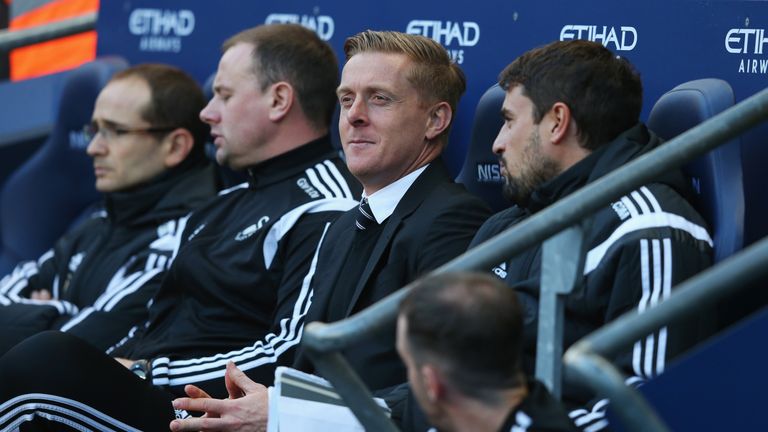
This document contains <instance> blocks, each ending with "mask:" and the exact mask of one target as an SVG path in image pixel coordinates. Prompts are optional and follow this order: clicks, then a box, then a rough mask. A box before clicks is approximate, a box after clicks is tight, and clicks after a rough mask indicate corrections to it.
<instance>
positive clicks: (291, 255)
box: [0, 24, 359, 431]
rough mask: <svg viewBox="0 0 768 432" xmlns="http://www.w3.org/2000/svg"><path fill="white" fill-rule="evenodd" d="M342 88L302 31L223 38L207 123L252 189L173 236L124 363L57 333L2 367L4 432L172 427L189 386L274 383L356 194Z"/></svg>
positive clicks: (231, 193) (119, 350)
mask: <svg viewBox="0 0 768 432" xmlns="http://www.w3.org/2000/svg"><path fill="white" fill-rule="evenodd" d="M337 80H338V65H337V62H336V58H335V55H334V53H333V50H332V49H331V47H330V46H329V45H328V44H327V43H325V42H323V41H322V40H321V39H320V38H319V37H318V36H317V35H316V34H315V33H313V32H312V31H310V30H308V29H306V28H303V27H301V26H298V25H292V24H274V25H265V26H259V27H255V28H252V29H248V30H245V31H243V32H241V33H238V34H237V35H235V36H233V37H231V38H230V39H228V40H227V41H226V42H225V43H224V45H223V54H222V57H221V60H220V62H219V67H218V70H217V73H216V79H215V81H214V86H213V88H214V96H213V98H212V99H211V101H210V102H209V103H208V106H206V107H205V108H204V109H203V110H202V112H201V114H200V117H201V118H202V119H203V120H204V121H205V122H206V123H208V124H210V125H211V135H212V136H213V138H214V144H215V146H216V159H217V161H219V163H222V164H227V165H228V166H229V167H230V168H234V169H245V170H247V171H248V175H249V180H248V183H247V184H243V185H240V186H237V187H234V188H231V189H229V190H227V191H224V192H222V193H221V195H220V196H219V198H217V199H216V200H214V201H211V202H209V203H208V204H207V205H206V206H204V207H202V208H200V209H199V210H197V211H195V212H194V213H193V214H192V215H191V216H190V217H189V218H188V219H186V220H185V221H184V222H183V225H182V226H180V227H179V229H178V230H177V234H178V240H179V246H178V247H177V249H176V251H175V259H174V262H173V264H172V266H171V269H170V271H169V272H168V275H167V277H166V278H165V280H164V281H163V284H162V285H161V287H160V290H159V292H158V294H157V295H156V296H155V298H154V299H153V303H152V306H151V307H150V310H149V314H150V316H149V320H148V321H147V323H146V325H143V326H139V327H137V328H136V329H134V331H131V332H130V333H129V334H128V335H127V336H126V338H125V339H124V340H123V341H121V342H120V343H118V344H117V345H116V346H115V347H113V348H112V349H110V350H109V354H110V355H111V356H114V357H117V360H118V362H120V363H122V364H123V365H125V366H126V367H123V366H121V365H120V364H119V363H118V362H116V361H115V360H114V359H112V358H111V357H109V356H107V355H104V354H103V353H100V352H98V351H94V350H90V349H87V347H86V346H83V345H82V344H79V343H78V341H77V340H73V339H71V338H66V337H63V336H62V335H60V334H50V333H46V334H43V335H39V336H37V337H34V338H30V339H28V340H27V341H25V342H24V343H22V344H19V345H17V346H16V347H15V348H13V349H12V350H11V351H9V352H8V353H7V354H6V355H5V356H4V357H2V358H0V429H4V428H5V427H7V426H8V425H11V426H14V425H17V424H21V423H25V422H26V423H25V424H24V427H28V428H32V427H34V426H38V425H40V426H42V427H50V426H51V425H50V423H52V422H53V423H55V424H54V425H53V427H54V428H61V427H63V426H62V425H64V424H72V425H77V427H78V428H85V429H88V428H91V429H118V430H136V429H138V430H152V431H155V430H164V429H166V428H167V427H168V423H169V422H170V421H171V420H172V419H174V418H176V417H177V416H184V415H186V413H185V412H181V411H177V412H174V409H173V407H172V405H171V401H172V399H173V398H174V397H177V396H180V395H183V394H184V393H183V388H184V386H185V385H187V384H195V385H197V386H199V387H200V388H202V389H204V390H205V391H206V392H208V393H210V394H212V395H217V396H224V395H226V394H227V391H228V390H230V385H229V383H228V382H226V381H225V379H224V373H225V370H226V365H227V363H228V362H230V361H231V362H235V363H237V364H238V365H239V367H240V368H241V369H243V370H244V371H245V372H246V373H248V374H249V375H250V376H251V377H252V378H253V379H255V380H256V381H258V382H264V383H267V384H269V383H270V382H271V380H272V379H273V377H274V368H275V365H276V364H286V363H289V362H290V361H291V360H292V353H293V348H294V347H295V346H296V345H297V344H298V342H299V338H300V337H301V331H302V326H303V321H304V316H305V314H306V312H307V309H308V308H309V306H310V304H311V302H312V293H311V290H310V289H309V283H310V281H311V280H312V277H313V275H314V274H315V270H316V268H317V251H318V249H319V247H320V245H321V244H322V242H323V238H324V236H325V234H326V232H327V229H328V225H330V223H331V221H332V220H334V219H335V218H336V217H337V216H338V215H339V214H340V213H341V212H343V211H346V210H349V209H350V208H352V207H354V206H355V204H356V202H355V201H354V200H352V199H351V198H352V197H354V196H356V195H357V194H359V186H358V185H357V184H356V182H355V181H354V179H353V178H352V176H351V175H350V174H349V172H348V171H347V170H346V168H345V167H344V162H343V161H342V160H341V158H340V157H339V152H338V151H336V150H335V149H333V147H332V146H331V143H330V138H329V136H328V124H329V122H330V120H331V116H332V114H333V110H334V108H335V105H336V97H335V93H334V92H335V87H336V83H337ZM42 349H49V350H51V352H56V353H57V361H56V362H55V365H48V364H45V363H44V362H42V361H40V360H38V359H37V357H36V354H37V353H39V352H40V350H42ZM128 368H130V370H129V369H128ZM41 371H44V373H41ZM102 383H103V384H102ZM3 402H5V403H3ZM51 410H55V411H56V415H49V413H50V411H51ZM11 429H13V427H11ZM80 430H82V429H80Z"/></svg>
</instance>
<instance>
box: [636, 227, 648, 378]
mask: <svg viewBox="0 0 768 432" xmlns="http://www.w3.org/2000/svg"><path fill="white" fill-rule="evenodd" d="M648 269H649V263H648V240H646V239H642V240H640V281H641V286H642V289H643V294H642V296H641V297H640V301H639V302H638V305H637V310H638V312H640V313H642V312H643V310H645V307H646V304H647V303H648V299H649V298H650V296H651V281H650V272H649V270H648ZM642 351H643V347H642V344H641V342H640V341H637V342H635V346H634V348H633V350H632V370H633V372H634V373H635V375H637V376H643V369H642V366H641V364H640V359H641V358H642Z"/></svg>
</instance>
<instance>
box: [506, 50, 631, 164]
mask: <svg viewBox="0 0 768 432" xmlns="http://www.w3.org/2000/svg"><path fill="white" fill-rule="evenodd" d="M499 85H500V86H501V87H502V88H503V89H504V90H505V91H509V90H510V89H512V88H513V87H516V86H518V85H519V86H522V90H523V94H524V95H525V96H527V97H528V98H530V99H531V101H532V102H533V105H534V113H533V117H534V122H535V123H536V124H538V123H539V122H540V121H541V119H542V118H543V117H544V115H545V114H546V113H547V112H548V111H549V110H550V109H551V108H552V106H553V105H554V104H555V103H556V102H563V103H565V104H566V105H568V107H569V108H570V109H571V114H572V116H573V119H574V121H575V122H576V126H577V128H578V134H579V137H580V140H581V145H582V146H583V147H584V148H587V149H589V150H595V149H596V148H598V147H600V146H602V145H604V144H607V143H609V142H611V141H613V140H614V139H615V138H616V137H617V136H618V135H619V134H621V133H622V132H624V131H625V130H627V129H629V128H631V127H632V126H634V125H635V124H636V123H637V122H638V120H639V118H640V110H641V109H642V106H643V86H642V83H641V81H640V75H639V74H638V73H637V71H636V70H635V69H634V67H632V65H631V64H630V63H629V61H628V60H626V59H625V58H623V57H618V56H616V55H614V54H613V53H612V52H611V51H610V50H609V49H608V48H606V47H604V46H603V45H601V44H599V43H596V42H590V41H585V40H569V41H560V42H553V43H550V44H548V45H545V46H543V47H540V48H536V49H533V50H530V51H528V52H526V53H525V54H523V55H521V56H520V57H518V58H517V59H516V60H515V61H513V62H512V63H511V64H509V65H508V66H507V67H506V68H504V70H503V71H502V72H501V74H499Z"/></svg>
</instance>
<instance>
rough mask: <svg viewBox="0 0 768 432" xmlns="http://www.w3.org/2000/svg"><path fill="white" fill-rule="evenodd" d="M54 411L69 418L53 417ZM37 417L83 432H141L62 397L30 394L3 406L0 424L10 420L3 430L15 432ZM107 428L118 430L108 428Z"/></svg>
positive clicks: (0, 407) (84, 405) (82, 404)
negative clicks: (74, 421)
mask: <svg viewBox="0 0 768 432" xmlns="http://www.w3.org/2000/svg"><path fill="white" fill-rule="evenodd" d="M51 411H52V412H57V413H60V414H65V415H66V416H67V417H65V418H62V417H58V416H55V415H51V414H50V412H51ZM36 415H39V416H42V417H45V418H48V419H50V420H54V421H59V422H61V423H64V424H66V425H67V426H70V427H74V428H76V429H78V430H81V431H90V430H94V429H93V428H95V430H102V431H125V432H140V431H139V430H138V429H136V428H134V427H131V426H129V425H127V424H125V423H123V422H121V421H120V420H117V419H115V418H113V417H110V416H108V415H106V414H104V413H103V412H101V411H99V410H97V409H95V408H92V407H90V406H88V405H86V404H84V403H81V402H78V401H76V400H73V399H68V398H64V397H61V396H54V395H49V394H43V393H30V394H24V395H20V396H16V397H15V398H13V399H11V400H9V401H7V402H5V403H3V404H2V405H0V423H5V422H8V421H10V424H8V425H6V426H7V429H4V430H16V428H18V426H19V425H21V424H22V423H24V422H25V421H30V420H32V419H33V418H34V417H35V416H36ZM49 415H51V417H50V418H49V417H48V416H49ZM73 420H77V421H79V422H81V423H80V424H71V423H70V422H72V421H73ZM107 425H109V426H112V427H114V428H116V429H112V428H109V427H108V426H107ZM89 426H90V427H89Z"/></svg>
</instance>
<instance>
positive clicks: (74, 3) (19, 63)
mask: <svg viewBox="0 0 768 432" xmlns="http://www.w3.org/2000/svg"><path fill="white" fill-rule="evenodd" d="M24 1H25V0H13V1H12V2H9V3H11V11H13V10H14V7H15V6H19V3H23V2H24ZM35 3H40V2H39V0H38V1H36V2H35ZM98 10H99V0H53V1H49V2H47V3H44V4H42V5H40V6H38V7H35V8H33V9H31V10H28V11H24V12H22V13H20V14H18V15H17V16H12V17H11V19H10V23H9V25H8V28H9V29H10V30H20V29H23V28H27V27H36V26H39V25H43V24H47V23H51V22H55V21H60V20H64V19H67V18H74V17H76V16H80V15H83V14H87V13H92V12H97V11H98ZM95 57H96V31H95V30H92V31H88V32H85V33H79V34H75V35H72V36H66V37H62V38H58V39H54V40H51V41H48V42H42V43H38V44H34V45H29V46H26V47H23V48H16V49H14V50H12V51H11V54H10V69H11V71H10V72H11V73H10V75H11V80H13V81H18V80H22V79H26V78H33V77H36V76H40V75H46V74H49V73H54V72H61V71H63V70H67V69H72V68H75V67H77V66H79V65H81V64H83V63H85V62H88V61H91V60H93V59H94V58H95Z"/></svg>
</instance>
